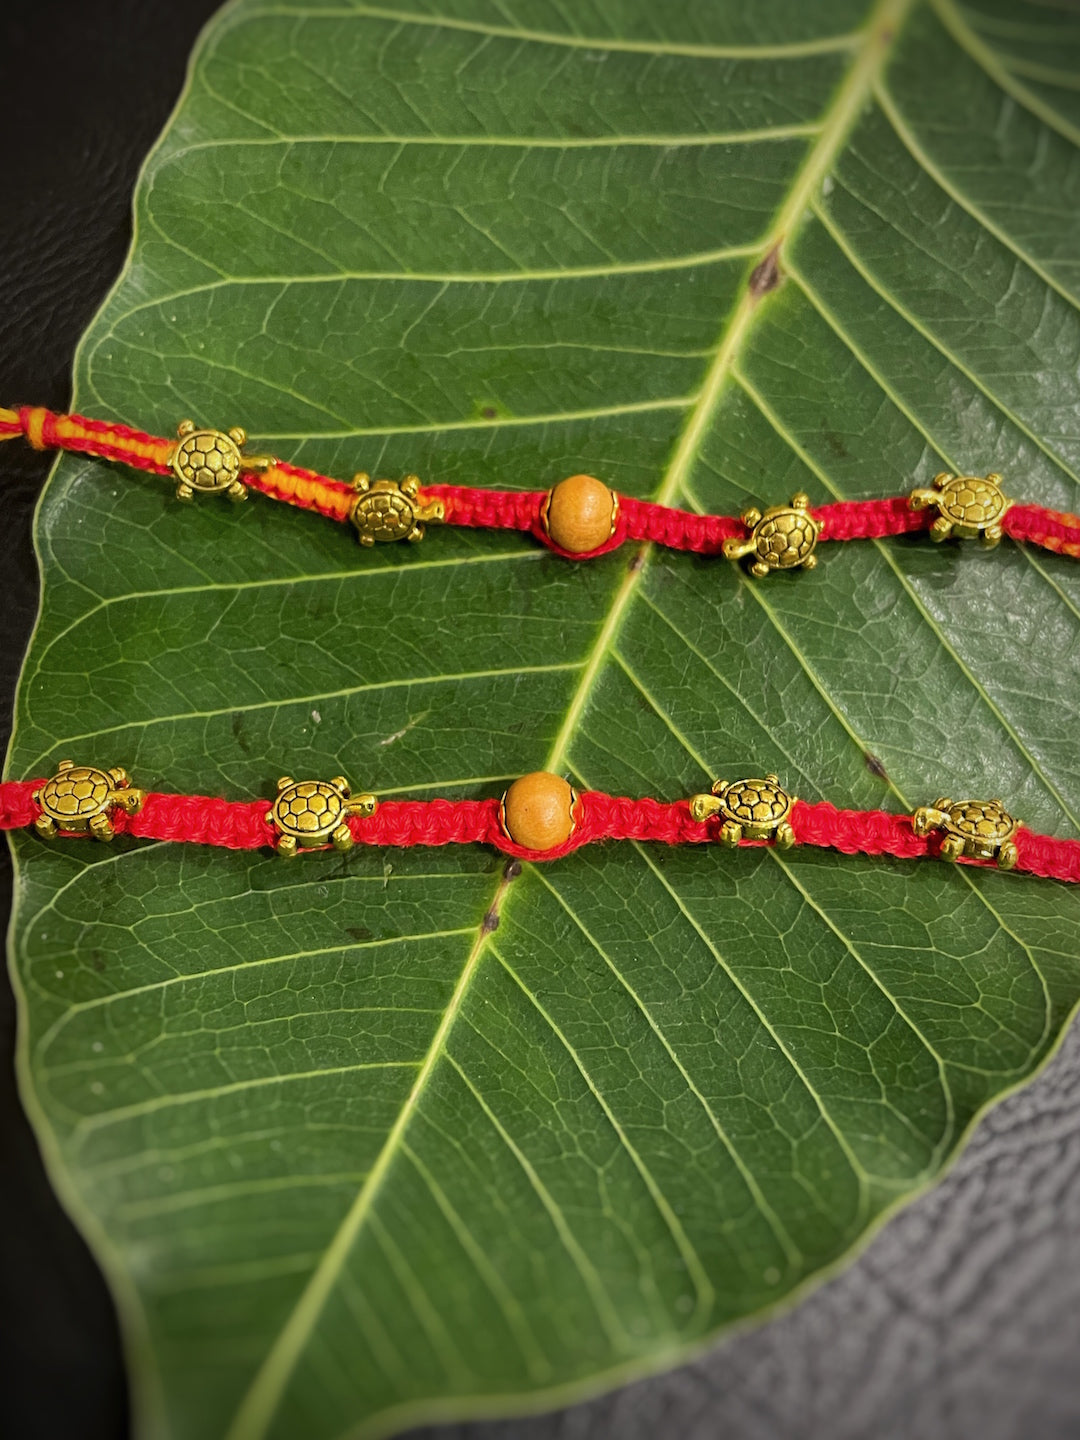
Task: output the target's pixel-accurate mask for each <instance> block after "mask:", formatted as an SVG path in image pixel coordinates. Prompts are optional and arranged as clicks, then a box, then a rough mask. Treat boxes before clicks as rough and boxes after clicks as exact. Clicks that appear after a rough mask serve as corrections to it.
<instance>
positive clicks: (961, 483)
mask: <svg viewBox="0 0 1080 1440" xmlns="http://www.w3.org/2000/svg"><path fill="white" fill-rule="evenodd" d="M1012 503H1013V502H1012V501H1011V500H1010V499H1009V498H1008V497H1007V496H1006V495H1004V494H1002V491H1001V476H1000V475H996V474H993V473H991V474H989V475H987V476H985V477H983V478H981V479H980V477H979V476H978V475H953V474H951V473H950V472H949V471H948V470H942V472H941V474H940V475H935V476H934V488H933V489H932V490H913V491H912V492H911V494H910V495H909V496H908V504H909V505H910V506H911V508H912V509H913V510H928V509H930V507H931V506H933V507H936V509H937V512H938V513H937V519H936V520H935V521H934V523H933V524H932V525H931V526H930V539H931V540H948V538H949V537H950V535H956V536H959V538H960V539H961V540H975V539H977V540H979V541H980V543H981V544H983V545H985V546H986V547H987V549H991V548H992V547H993V546H995V545H996V544H997V543H998V541H999V540H1000V539H1001V533H1002V532H1001V520H1002V517H1003V515H1004V514H1005V512H1006V510H1008V508H1009V506H1010V505H1011V504H1012Z"/></svg>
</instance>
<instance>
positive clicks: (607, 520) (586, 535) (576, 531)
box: [542, 475, 619, 555]
mask: <svg viewBox="0 0 1080 1440" xmlns="http://www.w3.org/2000/svg"><path fill="white" fill-rule="evenodd" d="M618 516H619V497H618V496H617V495H616V494H615V491H614V490H609V489H608V487H607V486H606V485H605V484H604V482H603V481H602V480H597V479H596V478H595V477H594V476H592V475H571V476H570V478H569V479H568V480H560V481H559V483H558V485H556V486H555V488H554V489H553V490H549V491H548V495H547V499H546V500H545V501H544V509H543V515H542V519H543V524H544V529H545V530H546V531H547V533H548V534H549V535H550V536H551V538H552V540H554V542H555V544H556V545H558V547H559V549H560V550H569V551H570V553H571V554H573V555H583V554H585V552H586V551H588V550H595V549H596V548H597V546H599V545H603V543H604V542H605V540H610V539H611V536H612V535H613V534H614V532H615V522H616V520H617V519H618Z"/></svg>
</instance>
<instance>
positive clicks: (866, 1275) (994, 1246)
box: [0, 0, 1080, 1440]
mask: <svg viewBox="0 0 1080 1440" xmlns="http://www.w3.org/2000/svg"><path fill="white" fill-rule="evenodd" d="M215 8H216V0H168V3H164V0H157V3H154V0H150V3H147V0H81V3H75V0H2V5H0V135H2V136H3V139H4V144H3V156H4V158H3V161H2V162H0V164H2V170H0V296H2V301H0V404H4V405H11V404H19V403H33V404H43V405H48V406H50V407H53V408H56V409H63V408H64V407H65V406H66V405H67V403H68V400H69V398H70V370H71V362H72V357H73V353H74V349H75V344H76V342H77V340H78V338H79V336H80V334H81V333H82V331H83V330H84V329H85V327H86V325H87V323H88V322H89V320H90V318H91V316H92V315H93V313H94V311H95V310H96V309H97V308H98V306H99V304H100V303H101V301H102V299H103V298H104V296H105V293H106V291H107V290H108V288H109V286H110V285H111V283H112V281H113V279H114V278H115V276H116V274H117V272H118V271H119V269H120V267H121V265H122V264H123V260H124V256H125V253H126V250H127V245H128V239H129V233H130V196H131V190H132V187H133V185H134V182H135V177H136V174H137V172H138V168H139V165H140V162H141V160H142V158H143V156H144V155H145V153H146V151H147V150H148V149H149V147H150V145H151V144H152V143H153V141H154V139H155V137H156V136H157V134H158V132H159V131H160V129H161V127H162V126H163V125H164V123H165V120H166V119H167V117H168V114H169V111H170V109H171V107H172V105H173V103H174V100H175V98H176V96H177V94H178V93H179V90H180V86H181V84H182V82H183V75H184V68H185V65H186V61H187V56H188V54H189V53H190V50H191V47H192V44H193V42H194V40H195V36H196V34H197V33H198V30H199V28H200V27H201V26H202V24H203V23H204V22H205V21H206V19H208V18H209V16H210V15H211V14H212V12H213V11H214V9H215ZM49 464H50V460H49V457H47V456H44V455H38V454H35V453H34V452H32V451H31V450H30V449H29V448H28V447H26V446H24V445H22V444H20V443H19V442H12V443H11V444H9V445H5V446H4V447H3V448H2V449H0V503H2V506H3V509H2V512H0V513H2V518H3V523H2V524H0V575H2V576H3V580H4V594H3V606H2V609H0V724H2V736H0V738H2V740H3V743H4V745H5V746H6V743H7V737H8V733H9V728H10V727H9V714H10V710H11V702H12V697H13V694H14V688H15V681H16V676H17V673H18V668H19V664H20V661H21V658H22V654H23V651H24V650H25V647H26V643H27V640H28V638H29V634H30V628H31V626H32V624H33V619H34V613H35V609H36V604H37V568H36V564H35V561H34V555H33V550H32V547H31V542H30V525H31V519H32V512H33V506H34V502H35V500H36V497H37V494H38V492H39V490H40V488H41V486H42V484H43V483H44V480H45V476H46V473H47V471H48V468H49ZM10 893H11V875H10V865H9V862H8V857H7V852H6V849H5V850H4V851H3V852H2V855H0V910H2V911H3V913H4V914H5V915H6V913H7V910H8V907H9V904H10ZM1078 948H1080V947H1078ZM14 1030H15V1016H14V1006H13V1000H12V996H11V992H10V988H9V987H8V986H7V984H6V982H3V983H2V984H0V1050H2V1051H3V1055H2V1058H0V1433H2V1434H3V1435H4V1436H5V1437H7V1440H39V1437H40V1440H60V1437H71V1440H122V1437H124V1436H126V1433H127V1424H128V1414H127V1396H126V1389H125V1383H124V1376H123V1369H122V1365H121V1360H120V1350H119V1340H118V1336H117V1331H116V1321H115V1316H114V1314H113V1309H112V1304H111V1301H110V1299H109V1296H108V1293H107V1291H106V1290H105V1286H104V1283H103V1281H102V1280H101V1278H100V1275H99V1273H98V1271H97V1268H96V1266H95V1265H94V1262H93V1261H92V1260H91V1258H90V1256H89V1254H88V1253H87V1250H86V1247H85V1245H84V1244H83V1242H82V1240H81V1239H80V1238H79V1236H78V1235H77V1234H76V1232H75V1230H74V1229H73V1228H72V1226H71V1224H70V1222H69V1221H68V1220H67V1218H66V1216H65V1215H64V1213H63V1211H62V1210H61V1209H60V1207H59V1205H58V1203H57V1201H56V1200H55V1198H54V1197H53V1195H52V1192H51V1190H50V1188H49V1185H48V1182H47V1180H46V1178H45V1175H44V1172H43V1170H42V1167H41V1161H40V1157H39V1155H38V1151H37V1147H36V1144H35V1142H34V1139H33V1136H32V1134H31V1132H30V1129H29V1127H28V1125H27V1123H26V1120H25V1118H24V1117H23V1114H22V1111H21V1108H20V1105H19V1101H18V1097H17V1094H16V1091H15V1084H14V1078H13V1075H12V1069H11V1058H10V1057H11V1053H12V1049H13V1044H14ZM422 1433H423V1436H424V1437H425V1440H465V1437H469V1440H609V1437H611V1440H653V1437H658V1436H664V1437H667V1436H680V1437H686V1440H706V1437H710V1440H711V1437H714V1436H715V1437H719V1436H723V1437H724V1440H870V1437H874V1440H900V1437H903V1440H908V1437H911V1440H916V1437H918V1440H968V1437H972V1440H975V1437H978V1440H1014V1437H1015V1440H1020V1437H1023V1440H1057V1437H1066V1436H1080V1034H1076V1033H1074V1034H1072V1035H1071V1036H1069V1037H1067V1039H1066V1042H1065V1045H1064V1047H1063V1049H1062V1052H1061V1053H1060V1054H1059V1055H1058V1057H1057V1058H1056V1059H1055V1060H1054V1061H1053V1063H1052V1064H1051V1065H1050V1067H1049V1068H1048V1070H1047V1071H1046V1073H1045V1074H1044V1075H1043V1076H1042V1077H1041V1078H1040V1079H1039V1080H1038V1081H1037V1082H1036V1083H1035V1084H1034V1085H1031V1086H1029V1087H1028V1088H1027V1089H1026V1090H1025V1091H1023V1092H1022V1093H1020V1094H1018V1095H1016V1096H1014V1097H1012V1098H1011V1099H1009V1100H1007V1101H1005V1102H1004V1104H1002V1105H1001V1106H1000V1107H998V1109H997V1110H995V1111H994V1112H993V1113H992V1114H991V1115H990V1116H989V1117H988V1119H987V1120H986V1121H985V1123H984V1124H983V1125H982V1126H981V1127H980V1128H979V1130H978V1131H977V1132H976V1134H975V1137H974V1139H973V1141H972V1144H971V1146H970V1147H969V1149H968V1150H967V1151H966V1152H965V1154H964V1156H963V1157H962V1159H961V1160H960V1162H959V1163H958V1165H957V1166H956V1168H955V1169H954V1170H953V1171H952V1172H951V1173H950V1175H949V1176H948V1177H947V1178H946V1179H945V1181H944V1182H943V1183H942V1184H941V1185H939V1186H938V1187H937V1188H936V1189H935V1190H933V1191H932V1192H931V1193H930V1194H928V1195H927V1196H925V1197H923V1198H922V1199H921V1200H919V1201H917V1202H916V1203H915V1204H913V1205H911V1206H909V1207H908V1208H907V1209H906V1210H905V1211H904V1212H903V1213H902V1214H901V1215H900V1216H899V1217H898V1218H897V1219H896V1220H894V1221H893V1222H892V1223H891V1224H889V1225H888V1226H886V1228H885V1229H884V1231H883V1232H882V1233H881V1234H880V1235H878V1236H877V1238H876V1239H874V1240H873V1241H872V1242H871V1244H870V1245H869V1247H868V1248H867V1249H866V1251H865V1252H864V1253H863V1254H862V1255H861V1257H860V1258H859V1259H858V1260H857V1261H856V1262H855V1263H854V1264H853V1265H852V1266H850V1267H849V1268H848V1269H847V1270H845V1271H844V1273H843V1274H842V1275H841V1276H840V1277H839V1278H838V1279H836V1280H834V1281H832V1282H830V1283H828V1284H827V1285H825V1286H824V1287H823V1288H822V1289H820V1290H818V1291H817V1292H816V1293H815V1294H814V1295H813V1296H812V1297H811V1298H810V1299H809V1300H807V1301H806V1302H805V1303H804V1304H802V1305H801V1306H799V1307H797V1308H796V1309H795V1310H793V1311H791V1312H790V1313H789V1314H787V1315H785V1316H783V1317H782V1318H780V1319H778V1320H774V1321H773V1322H772V1323H771V1324H769V1325H767V1326H765V1327H763V1328H760V1329H758V1330H754V1331H750V1332H747V1333H746V1334H742V1335H739V1336H736V1337H735V1338H734V1339H731V1340H729V1341H728V1342H727V1343H726V1344H724V1345H721V1346H719V1347H717V1349H716V1350H714V1351H713V1352H712V1353H711V1354H710V1355H708V1356H707V1357H705V1358H704V1359H702V1360H700V1361H698V1362H696V1363H694V1364H692V1365H689V1366H687V1367H685V1368H683V1369H681V1370H678V1371H676V1372H674V1373H672V1374H670V1375H666V1376H660V1377H657V1378H655V1379H652V1380H647V1381H643V1382H641V1383H639V1384H637V1385H634V1386H630V1387H628V1388H627V1389H625V1390H622V1391H620V1392H618V1393H616V1394H615V1395H612V1396H608V1397H606V1398H603V1399H600V1400H596V1401H593V1402H590V1403H588V1404H585V1405H580V1406H576V1407H574V1408H572V1409H569V1410H566V1411H563V1412H560V1413H558V1414H556V1415H550V1416H545V1417H540V1418H537V1419H533V1420H518V1421H507V1422H504V1423H490V1424H485V1425H469V1426H451V1427H446V1428H444V1429H432V1430H426V1431H424V1432H422ZM296 1440H305V1437H303V1436H297V1437H296ZM414 1440H420V1432H417V1434H416V1435H415V1436H414Z"/></svg>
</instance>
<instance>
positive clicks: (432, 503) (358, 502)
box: [349, 470, 446, 545]
mask: <svg viewBox="0 0 1080 1440" xmlns="http://www.w3.org/2000/svg"><path fill="white" fill-rule="evenodd" d="M353 486H354V487H355V489H356V492H357V494H356V499H355V500H354V501H353V507H352V510H351V511H350V513H349V518H350V519H351V520H352V523H353V524H354V525H355V526H356V530H357V534H358V535H359V537H360V544H361V545H374V544H375V542H376V540H378V541H380V542H383V541H391V540H412V541H414V542H415V541H417V540H422V539H423V538H424V526H425V525H426V524H428V525H430V524H438V523H439V521H441V520H443V519H445V517H446V507H445V505H444V504H443V502H442V501H441V500H426V501H425V500H421V499H420V477H419V476H418V475H406V476H405V479H404V480H401V481H398V480H372V478H371V476H370V475H365V474H364V472H363V471H362V470H361V471H360V472H359V474H357V475H354V476H353Z"/></svg>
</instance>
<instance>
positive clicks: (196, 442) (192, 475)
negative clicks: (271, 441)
mask: <svg viewBox="0 0 1080 1440" xmlns="http://www.w3.org/2000/svg"><path fill="white" fill-rule="evenodd" d="M176 434H177V436H178V440H177V443H176V445H174V446H173V451H172V455H171V456H170V460H169V463H170V464H171V465H172V468H173V474H174V475H175V476H176V498H177V499H178V500H193V499H194V498H195V495H196V494H203V495H213V494H217V495H227V496H228V497H229V499H230V500H237V501H239V500H246V499H247V494H248V492H247V486H246V485H245V484H244V482H243V481H242V480H241V479H240V474H241V472H242V471H245V470H246V471H249V472H252V473H261V472H262V471H265V470H269V469H270V467H271V465H273V464H275V461H274V459H273V457H272V456H270V455H243V454H241V450H242V447H243V446H244V445H246V444H247V432H246V431H245V430H242V429H241V428H240V426H239V425H235V426H234V427H233V428H232V429H231V430H229V431H224V430H200V429H199V428H198V427H197V426H196V424H195V422H194V420H181V421H180V424H179V425H178V426H177V427H176Z"/></svg>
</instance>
